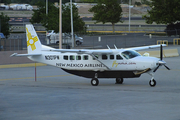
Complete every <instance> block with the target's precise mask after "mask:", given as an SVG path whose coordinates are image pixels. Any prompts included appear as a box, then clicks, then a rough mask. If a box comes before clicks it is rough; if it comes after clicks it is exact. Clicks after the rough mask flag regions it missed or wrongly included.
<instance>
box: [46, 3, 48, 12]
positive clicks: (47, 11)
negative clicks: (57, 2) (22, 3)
mask: <svg viewBox="0 0 180 120" xmlns="http://www.w3.org/2000/svg"><path fill="white" fill-rule="evenodd" d="M47 14H48V0H46V15H47Z"/></svg>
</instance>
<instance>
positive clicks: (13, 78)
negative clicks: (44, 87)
mask: <svg viewBox="0 0 180 120" xmlns="http://www.w3.org/2000/svg"><path fill="white" fill-rule="evenodd" d="M63 76H72V74H66V75H54V76H39V77H37V78H51V77H63ZM34 78H35V77H25V78H9V79H0V81H6V80H22V79H34Z"/></svg>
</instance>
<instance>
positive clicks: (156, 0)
mask: <svg viewBox="0 0 180 120" xmlns="http://www.w3.org/2000/svg"><path fill="white" fill-rule="evenodd" d="M151 1H152V2H151V4H150V7H151V8H152V9H151V10H148V14H147V15H144V16H143V18H145V19H146V23H148V24H152V23H153V22H155V23H157V24H171V23H175V22H177V21H180V16H179V14H180V0H151Z"/></svg>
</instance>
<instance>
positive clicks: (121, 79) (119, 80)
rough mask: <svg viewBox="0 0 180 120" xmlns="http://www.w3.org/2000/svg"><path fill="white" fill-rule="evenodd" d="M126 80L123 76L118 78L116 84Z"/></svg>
mask: <svg viewBox="0 0 180 120" xmlns="http://www.w3.org/2000/svg"><path fill="white" fill-rule="evenodd" d="M123 82H124V79H123V78H116V84H122V83H123Z"/></svg>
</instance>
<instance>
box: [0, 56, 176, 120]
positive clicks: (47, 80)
mask: <svg viewBox="0 0 180 120" xmlns="http://www.w3.org/2000/svg"><path fill="white" fill-rule="evenodd" d="M164 60H165V61H166V62H167V66H168V67H169V68H171V70H167V69H166V68H165V67H163V66H162V67H160V69H158V70H157V72H156V74H155V80H156V81H157V85H156V86H155V87H150V86H149V80H150V78H151V77H150V76H149V75H148V74H143V75H142V76H141V77H140V78H129V79H124V84H122V85H119V84H115V79H99V80H100V84H99V86H96V87H95V86H91V84H90V80H91V79H87V78H83V77H78V76H74V75H71V74H68V73H66V72H64V71H62V70H61V69H59V68H56V67H52V66H41V67H37V68H36V70H37V81H35V78H34V77H35V68H34V67H25V68H6V69H0V76H1V78H0V120H50V119H51V120H84V119H86V120H92V119H93V120H110V119H112V120H114V119H120V120H144V119H145V120H179V118H180V114H179V111H180V103H179V100H180V96H179V93H180V79H179V78H180V76H179V73H180V62H179V61H180V57H172V58H164Z"/></svg>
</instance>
